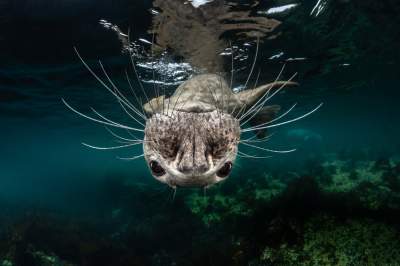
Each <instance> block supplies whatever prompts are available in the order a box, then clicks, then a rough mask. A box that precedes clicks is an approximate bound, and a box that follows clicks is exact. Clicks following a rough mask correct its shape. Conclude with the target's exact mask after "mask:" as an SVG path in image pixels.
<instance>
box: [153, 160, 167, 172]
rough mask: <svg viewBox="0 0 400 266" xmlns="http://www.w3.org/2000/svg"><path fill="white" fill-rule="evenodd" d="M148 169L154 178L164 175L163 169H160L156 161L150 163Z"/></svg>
mask: <svg viewBox="0 0 400 266" xmlns="http://www.w3.org/2000/svg"><path fill="white" fill-rule="evenodd" d="M150 169H151V172H152V173H153V175H155V176H163V175H164V174H165V170H164V168H162V167H161V165H160V164H159V163H158V162H156V161H151V162H150Z"/></svg>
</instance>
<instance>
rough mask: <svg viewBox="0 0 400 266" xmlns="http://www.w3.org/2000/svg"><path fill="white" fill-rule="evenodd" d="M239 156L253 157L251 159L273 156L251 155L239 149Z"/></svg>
mask: <svg viewBox="0 0 400 266" xmlns="http://www.w3.org/2000/svg"><path fill="white" fill-rule="evenodd" d="M237 155H238V156H239V157H243V158H251V159H268V158H271V157H272V156H253V155H249V154H247V153H244V152H241V151H238V154H237Z"/></svg>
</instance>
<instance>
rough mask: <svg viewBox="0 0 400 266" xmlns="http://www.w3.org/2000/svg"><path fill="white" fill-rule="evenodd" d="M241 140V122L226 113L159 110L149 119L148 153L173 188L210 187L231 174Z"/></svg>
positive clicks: (154, 171) (152, 166) (157, 171)
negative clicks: (168, 112) (164, 112)
mask: <svg viewBox="0 0 400 266" xmlns="http://www.w3.org/2000/svg"><path fill="white" fill-rule="evenodd" d="M239 139H240V125H239V121H238V120H236V119H235V117H233V116H231V115H229V114H226V113H221V112H218V111H211V112H204V113H190V112H180V111H175V112H173V113H172V114H170V115H168V116H167V115H163V114H159V113H157V114H154V115H153V116H152V117H151V118H149V119H148V121H147V122H146V128H145V138H144V156H145V159H146V161H147V163H148V165H149V168H150V170H151V173H152V175H153V176H154V177H155V178H156V179H157V180H159V181H161V182H163V183H166V184H168V185H170V186H171V187H176V186H180V187H184V186H186V187H188V186H201V187H207V186H210V185H212V184H215V183H217V182H220V181H222V180H224V179H226V178H227V177H228V176H229V174H230V172H231V169H232V167H233V163H234V161H235V158H236V154H237V150H238V144H239Z"/></svg>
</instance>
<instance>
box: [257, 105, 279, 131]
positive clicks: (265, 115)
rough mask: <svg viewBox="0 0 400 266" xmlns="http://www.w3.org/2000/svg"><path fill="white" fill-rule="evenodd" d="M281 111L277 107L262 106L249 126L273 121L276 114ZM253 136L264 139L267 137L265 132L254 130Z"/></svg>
mask: <svg viewBox="0 0 400 266" xmlns="http://www.w3.org/2000/svg"><path fill="white" fill-rule="evenodd" d="M280 110H281V107H280V106H279V105H270V106H264V107H263V108H262V109H261V110H260V111H259V112H258V113H257V114H256V115H255V116H254V117H253V118H252V119H251V120H250V121H249V123H250V125H251V126H257V125H260V124H263V123H267V122H269V121H271V120H272V119H274V118H275V117H276V115H277V113H278V112H279V111H280ZM254 134H256V136H257V138H259V139H261V138H265V137H266V136H267V130H266V129H261V130H255V131H254Z"/></svg>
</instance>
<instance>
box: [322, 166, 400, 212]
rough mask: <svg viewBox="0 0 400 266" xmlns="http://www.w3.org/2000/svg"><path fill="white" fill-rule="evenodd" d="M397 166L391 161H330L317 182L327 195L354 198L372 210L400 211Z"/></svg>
mask: <svg viewBox="0 0 400 266" xmlns="http://www.w3.org/2000/svg"><path fill="white" fill-rule="evenodd" d="M396 165H397V164H396V162H394V161H393V160H389V159H379V160H377V161H368V160H364V161H357V162H352V161H346V160H330V161H327V162H325V163H323V164H322V167H323V169H324V170H323V171H320V172H321V174H319V175H317V176H316V179H317V181H318V183H319V186H320V189H321V191H322V192H324V193H326V194H328V195H344V194H347V195H351V196H352V197H353V198H356V199H357V200H358V201H359V202H360V203H361V204H362V205H363V207H365V208H368V209H372V210H377V209H381V208H392V209H399V208H400V175H399V173H398V172H397V171H396ZM326 173H329V174H326ZM326 180H329V182H327V181H326Z"/></svg>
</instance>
